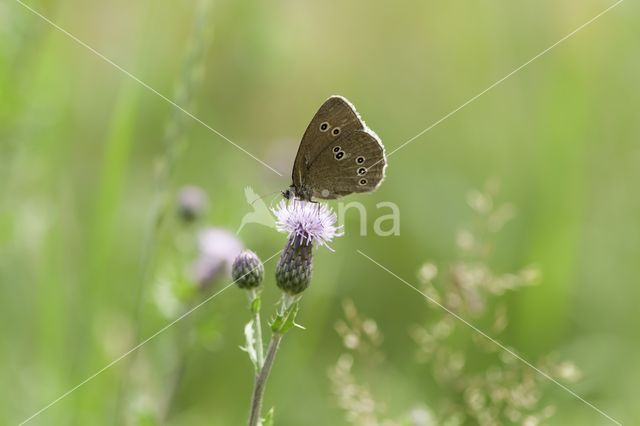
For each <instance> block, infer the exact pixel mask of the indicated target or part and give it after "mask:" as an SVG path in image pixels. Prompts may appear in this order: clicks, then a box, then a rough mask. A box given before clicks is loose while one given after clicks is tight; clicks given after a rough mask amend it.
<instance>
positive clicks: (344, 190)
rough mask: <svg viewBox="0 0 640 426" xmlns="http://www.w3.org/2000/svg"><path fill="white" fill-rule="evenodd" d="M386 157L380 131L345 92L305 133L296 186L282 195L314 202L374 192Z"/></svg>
mask: <svg viewBox="0 0 640 426" xmlns="http://www.w3.org/2000/svg"><path fill="white" fill-rule="evenodd" d="M386 166H387V159H386V157H385V153H384V146H383V145H382V142H381V141H380V138H379V137H378V135H376V134H375V133H374V132H373V130H371V129H369V128H368V127H367V126H366V124H365V123H364V121H362V119H361V118H360V115H359V114H358V113H357V112H356V109H355V107H354V106H353V105H352V104H351V102H349V101H348V100H347V99H345V98H343V97H342V96H331V97H330V98H329V99H327V100H326V101H325V102H324V103H323V104H322V106H321V107H320V109H319V110H318V112H316V115H314V116H313V119H312V120H311V123H309V126H308V127H307V130H306V131H305V132H304V136H302V141H301V142H300V147H299V148H298V154H297V155H296V160H295V162H294V163H293V172H292V176H291V177H292V180H293V182H292V184H291V186H290V187H289V189H287V190H286V191H283V193H282V195H283V196H284V197H285V198H287V199H289V198H291V197H295V198H298V199H302V200H306V201H311V199H312V197H315V198H321V199H325V200H330V199H335V198H340V197H344V196H345V195H349V194H352V193H354V192H372V191H375V190H376V189H377V188H378V186H380V184H381V183H382V181H383V179H384V172H385V168H386Z"/></svg>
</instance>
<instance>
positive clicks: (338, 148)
mask: <svg viewBox="0 0 640 426" xmlns="http://www.w3.org/2000/svg"><path fill="white" fill-rule="evenodd" d="M341 150H342V148H340V147H339V146H334V147H333V152H340V151H341Z"/></svg>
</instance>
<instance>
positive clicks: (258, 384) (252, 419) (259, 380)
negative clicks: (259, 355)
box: [249, 333, 282, 426]
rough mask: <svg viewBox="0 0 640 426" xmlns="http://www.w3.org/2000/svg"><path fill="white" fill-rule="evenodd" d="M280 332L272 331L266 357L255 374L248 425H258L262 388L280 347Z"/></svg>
mask: <svg viewBox="0 0 640 426" xmlns="http://www.w3.org/2000/svg"><path fill="white" fill-rule="evenodd" d="M281 341H282V334H280V333H273V335H272V336H271V341H270V342H269V349H267V357H266V358H265V360H264V364H262V368H261V369H260V371H259V372H258V374H257V375H256V381H255V384H254V386H253V396H252V398H251V413H250V415H249V426H258V425H259V424H260V412H261V411H262V398H263V396H264V388H265V386H266V384H267V378H268V377H269V373H270V372H271V367H273V361H274V360H275V358H276V352H278V348H279V347H280V342H281Z"/></svg>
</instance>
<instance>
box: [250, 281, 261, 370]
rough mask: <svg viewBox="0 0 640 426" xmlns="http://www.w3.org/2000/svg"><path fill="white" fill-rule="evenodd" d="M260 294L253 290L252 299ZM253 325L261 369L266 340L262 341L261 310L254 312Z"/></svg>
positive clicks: (259, 367)
mask: <svg viewBox="0 0 640 426" xmlns="http://www.w3.org/2000/svg"><path fill="white" fill-rule="evenodd" d="M256 297H258V294H257V292H256V290H255V289H253V290H251V301H253V300H254V299H255V298H256ZM253 327H254V329H255V332H256V354H257V358H258V369H261V368H262V366H263V365H264V342H263V341H262V324H261V322H260V312H259V311H255V312H253Z"/></svg>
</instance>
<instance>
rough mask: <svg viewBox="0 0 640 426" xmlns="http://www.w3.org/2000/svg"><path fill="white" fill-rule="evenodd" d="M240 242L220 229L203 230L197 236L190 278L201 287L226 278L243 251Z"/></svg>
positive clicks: (229, 233)
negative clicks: (195, 252)
mask: <svg viewBox="0 0 640 426" xmlns="http://www.w3.org/2000/svg"><path fill="white" fill-rule="evenodd" d="M243 248H244V247H243V245H242V242H241V241H240V240H239V239H238V238H237V237H236V236H235V235H234V234H233V233H231V232H229V231H227V230H226V229H222V228H205V229H203V230H202V231H200V232H199V234H198V258H197V259H196V260H195V261H194V263H193V264H192V265H191V277H192V279H193V280H194V281H195V282H196V283H197V284H198V285H199V286H201V287H206V286H208V285H209V284H211V283H212V282H213V281H215V280H217V279H219V278H222V277H224V276H228V275H229V274H230V273H231V265H232V264H233V261H234V260H235V258H236V257H237V256H238V254H240V252H241V251H242V249H243Z"/></svg>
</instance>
